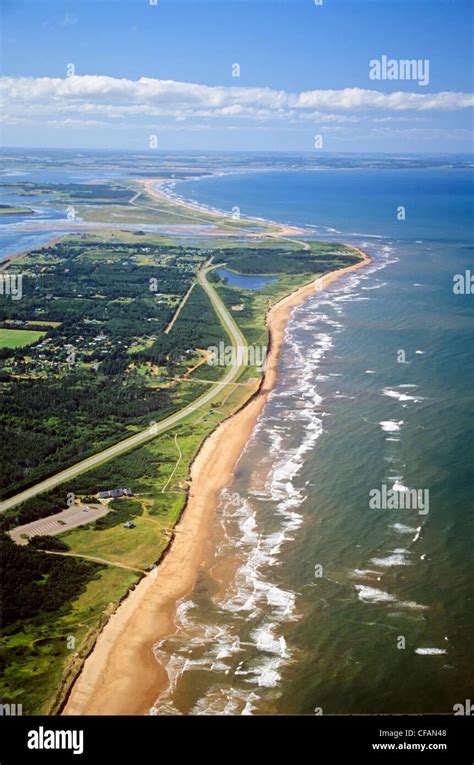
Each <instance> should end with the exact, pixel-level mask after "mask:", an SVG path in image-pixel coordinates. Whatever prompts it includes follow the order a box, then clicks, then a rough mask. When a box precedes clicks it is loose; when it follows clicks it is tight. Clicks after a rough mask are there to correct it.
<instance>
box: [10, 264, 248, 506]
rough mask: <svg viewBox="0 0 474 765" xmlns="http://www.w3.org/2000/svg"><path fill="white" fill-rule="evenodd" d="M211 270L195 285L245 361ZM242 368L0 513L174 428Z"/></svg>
mask: <svg viewBox="0 0 474 765" xmlns="http://www.w3.org/2000/svg"><path fill="white" fill-rule="evenodd" d="M213 268H216V266H209V265H208V266H206V267H205V268H203V269H202V270H201V271H200V272H199V273H198V282H199V284H200V285H201V286H202V288H203V289H204V290H205V292H206V294H207V296H208V297H209V300H210V301H211V303H212V306H213V308H214V310H215V312H216V314H217V315H218V317H219V319H220V321H221V322H222V324H223V326H224V328H225V329H226V331H227V333H228V334H229V338H230V340H231V343H232V345H233V346H234V348H235V349H236V351H237V361H239V359H240V358H245V351H246V349H247V347H248V346H247V341H246V340H245V338H244V336H243V334H242V332H241V331H240V329H239V328H238V326H237V324H236V323H235V321H234V319H233V318H232V316H231V315H230V313H229V312H228V310H227V308H226V307H225V305H224V303H223V302H222V300H221V299H220V297H219V295H218V294H217V292H216V291H215V289H214V288H213V287H212V286H211V285H210V284H209V282H208V281H207V279H206V275H207V273H208V272H209V271H210V270H212V269H213ZM240 354H242V355H240ZM241 366H242V365H241V364H239V363H237V364H235V365H231V366H229V368H228V370H227V372H226V374H225V375H224V377H223V378H222V379H221V380H219V381H218V382H216V383H215V385H214V386H213V387H212V388H210V389H209V390H208V391H206V393H204V394H203V395H202V396H200V397H199V398H197V399H196V400H195V401H193V402H192V403H191V404H188V405H187V406H185V407H183V409H180V410H179V411H178V412H175V413H174V414H172V415H170V416H169V417H166V418H165V419H164V420H160V421H159V422H157V423H154V424H153V425H152V426H149V427H148V428H146V430H142V431H140V432H139V433H136V434H135V435H133V436H130V438H126V439H125V440H124V441H119V443H117V444H114V445H113V446H109V447H108V448H107V449H104V450H103V451H101V452H98V453H97V454H93V455H92V456H91V457H87V459H85V460H82V462H78V463H76V464H75V465H72V466H71V467H69V468H66V470H62V471H61V472H60V473H56V475H53V476H51V477H50V478H46V480H44V481H40V483H37V484H35V485H34V486H31V487H30V488H29V489H25V490H24V491H22V492H20V493H19V494H15V496H13V497H10V498H9V499H5V500H4V501H3V502H2V503H0V512H4V511H5V510H9V509H10V508H11V507H15V506H16V505H19V504H20V503H21V502H25V501H26V500H27V499H31V498H32V497H36V496H37V495H38V494H42V493H43V492H45V491H49V489H54V488H55V487H56V486H59V485H60V484H61V483H64V481H68V480H69V479H70V478H75V477H76V476H77V475H79V474H80V473H84V472H85V471H87V470H90V469H91V468H93V467H97V465H100V464H101V463H102V462H105V460H109V459H111V458H112V457H117V456H118V455H120V454H123V453H124V452H126V451H128V450H129V449H133V448H134V447H135V446H139V445H140V444H143V443H145V442H146V441H149V440H151V439H152V438H154V437H155V436H157V435H160V434H161V433H163V432H164V431H165V430H168V429H169V428H172V427H173V426H174V425H176V424H177V423H179V422H181V420H183V419H184V418H185V417H187V416H188V415H190V414H192V413H193V412H195V411H196V410H197V409H200V408H201V407H203V406H205V405H206V404H209V403H210V402H211V401H212V400H213V399H214V398H215V397H216V396H218V395H219V393H221V392H222V391H223V390H224V389H225V388H226V386H227V385H229V383H232V382H233V381H234V380H235V378H236V377H238V375H239V373H240V371H241Z"/></svg>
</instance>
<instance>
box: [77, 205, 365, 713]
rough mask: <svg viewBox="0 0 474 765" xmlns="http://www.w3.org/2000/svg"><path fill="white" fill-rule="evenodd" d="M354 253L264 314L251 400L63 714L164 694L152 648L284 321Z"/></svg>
mask: <svg viewBox="0 0 474 765" xmlns="http://www.w3.org/2000/svg"><path fill="white" fill-rule="evenodd" d="M155 193H156V192H155ZM354 249H357V248H354ZM357 251H358V252H359V254H360V255H361V256H362V258H363V259H362V260H361V261H360V262H359V263H356V264H355V265H352V266H349V267H347V268H343V269H340V270H338V271H334V272H331V273H329V274H326V275H324V276H323V277H321V278H320V279H317V280H315V281H314V282H311V283H310V284H308V285H306V286H304V287H301V288H300V289H298V290H296V291H295V292H293V293H292V294H290V295H288V296H287V297H285V298H283V299H282V300H280V301H279V302H278V303H276V304H275V305H274V306H273V307H272V308H271V309H270V311H269V312H268V315H267V324H268V328H269V333H270V349H269V353H268V356H267V365H266V370H265V375H264V378H263V380H262V383H261V385H260V387H259V389H258V392H257V393H256V394H255V395H254V396H253V397H252V398H251V399H250V400H249V401H248V403H247V404H245V405H244V406H243V407H242V408H241V409H240V410H239V411H238V412H237V413H236V414H234V415H233V416H231V417H230V418H229V419H227V420H226V421H225V422H223V423H222V424H221V425H219V426H218V428H217V429H216V430H215V431H214V432H213V433H212V434H211V435H210V436H209V437H208V438H207V439H206V440H205V441H204V442H203V444H202V446H201V449H200V451H199V453H198V455H197V456H196V459H195V460H194V462H193V465H192V468H191V489H190V494H189V499H188V502H187V505H186V508H185V511H184V512H183V515H182V517H181V520H180V522H179V523H178V525H177V526H176V529H175V532H176V533H175V540H174V542H173V544H172V545H171V548H170V550H169V552H168V553H167V555H166V556H165V558H164V559H163V561H162V562H161V564H160V565H159V566H158V568H157V569H155V570H154V571H153V573H152V574H150V575H148V576H146V577H145V578H144V579H142V580H141V581H140V583H139V584H138V585H137V586H136V588H135V589H134V590H133V591H131V593H130V594H129V595H128V597H127V598H126V599H125V600H124V601H123V603H122V604H121V605H120V606H119V608H118V609H117V611H116V612H115V613H114V614H113V615H112V616H111V618H110V619H109V621H108V623H107V624H106V626H105V628H104V629H103V631H102V632H101V634H100V635H99V638H98V640H97V642H96V645H95V647H94V649H93V651H92V653H91V654H90V656H89V657H88V658H87V659H86V661H85V663H84V667H83V670H82V672H81V674H80V676H79V678H78V680H77V682H76V683H75V685H74V687H73V688H72V691H71V693H70V696H69V699H68V701H67V704H66V705H65V708H64V710H63V714H66V715H74V714H79V715H105V714H109V715H143V714H147V713H148V711H149V709H150V708H151V707H152V705H153V704H154V702H155V700H156V699H157V697H158V695H159V694H160V692H161V691H162V690H163V689H164V688H165V687H166V685H167V675H166V672H165V670H164V668H163V667H162V666H161V665H160V664H159V663H158V661H157V660H156V658H155V656H154V653H153V646H154V645H155V644H156V643H157V642H158V641H159V640H161V639H162V638H164V637H166V636H167V635H170V634H172V633H173V632H174V630H175V622H174V617H175V612H176V606H177V603H178V601H179V600H180V599H181V598H182V597H184V596H185V595H186V594H188V593H189V592H190V591H191V590H192V589H193V587H194V584H195V582H196V579H197V576H198V573H199V569H200V566H203V565H205V564H206V550H207V540H208V536H209V530H210V524H211V521H212V517H213V515H214V512H215V508H216V505H217V501H218V497H219V494H220V492H221V490H222V489H223V488H224V487H225V486H227V485H228V484H229V483H230V481H231V479H232V475H233V471H234V468H235V465H236V463H237V461H238V459H239V456H240V454H241V452H242V450H243V448H244V447H245V444H246V443H247V440H248V439H249V437H250V435H251V432H252V429H253V427H254V425H255V423H256V421H257V419H258V417H259V415H260V413H261V412H262V409H263V407H264V405H265V402H266V400H267V397H268V394H269V392H270V391H271V390H272V388H273V387H274V385H275V381H276V378H277V368H278V359H279V355H280V351H281V346H282V343H283V341H284V337H285V329H286V325H287V322H288V319H289V318H290V316H291V313H292V311H293V309H294V308H295V307H296V306H298V305H300V304H301V303H303V302H304V300H306V298H308V297H309V296H311V295H314V294H316V293H318V292H320V291H321V290H324V289H326V288H327V287H328V286H329V285H330V284H332V283H333V282H335V281H336V280H338V279H340V278H341V277H343V276H345V275H346V274H347V273H349V272H351V271H354V270H356V269H359V268H362V267H364V266H365V265H368V264H369V263H370V258H369V256H368V255H366V254H365V253H363V252H362V251H360V250H357Z"/></svg>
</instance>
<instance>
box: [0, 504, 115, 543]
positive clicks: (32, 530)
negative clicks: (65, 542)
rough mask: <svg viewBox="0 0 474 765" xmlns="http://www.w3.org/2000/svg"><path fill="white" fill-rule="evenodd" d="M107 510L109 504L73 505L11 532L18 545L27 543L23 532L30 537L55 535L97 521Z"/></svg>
mask: <svg viewBox="0 0 474 765" xmlns="http://www.w3.org/2000/svg"><path fill="white" fill-rule="evenodd" d="M86 508H88V510H86ZM107 510H108V508H107V505H73V506H72V507H68V508H66V510H62V511H61V512H60V513H55V514H54V515H49V516H48V517H47V518H40V519H39V520H37V521H31V523H25V524H24V525H23V526H17V527H16V528H15V529H13V530H12V531H10V532H9V534H10V536H11V538H12V539H13V541H14V542H16V543H17V544H18V545H26V544H28V539H24V538H23V537H22V534H28V538H30V537H44V536H45V535H46V534H48V535H49V536H54V535H55V534H61V533H62V532H63V531H69V529H75V528H76V527H77V526H82V525H83V524H85V523H91V522H92V521H96V520H97V519H98V518H102V516H103V515H105V514H106V512H107Z"/></svg>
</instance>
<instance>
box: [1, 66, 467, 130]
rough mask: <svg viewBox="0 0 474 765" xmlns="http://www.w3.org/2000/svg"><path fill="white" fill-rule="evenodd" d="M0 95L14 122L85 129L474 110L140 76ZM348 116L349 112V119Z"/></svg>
mask: <svg viewBox="0 0 474 765" xmlns="http://www.w3.org/2000/svg"><path fill="white" fill-rule="evenodd" d="M0 94H2V96H3V99H4V104H5V110H6V111H7V112H8V114H9V115H10V118H15V116H16V117H21V116H24V115H25V114H26V115H28V117H30V118H32V119H34V117H35V116H38V117H43V118H45V119H51V120H54V119H57V120H60V119H64V118H65V117H66V116H69V117H70V118H71V119H74V120H75V122H79V121H80V120H81V119H82V120H83V122H84V124H86V123H89V124H91V122H92V121H93V119H94V118H96V119H97V118H99V119H100V120H104V119H110V120H113V121H117V120H120V119H124V120H125V119H126V118H130V117H132V116H133V117H136V118H138V117H141V118H143V119H146V118H154V119H156V118H158V119H161V118H164V119H166V118H173V120H176V119H179V120H186V119H190V118H215V119H218V120H230V119H236V118H237V119H239V120H241V121H249V120H250V121H253V122H255V123H258V122H264V121H270V120H272V121H284V120H288V121H291V122H295V121H299V120H304V121H311V120H312V121H314V122H315V123H319V122H325V123H334V124H337V123H341V124H342V123H344V122H357V121H359V118H360V116H361V115H364V113H365V115H367V116H368V115H370V114H373V113H374V112H375V113H377V112H379V113H385V114H387V113H388V114H392V115H393V113H394V112H401V111H410V112H411V113H413V111H416V112H427V111H448V110H450V111H454V110H460V109H465V108H467V107H471V106H473V105H474V95H473V94H470V93H458V92H450V91H445V92H441V93H425V94H420V93H410V92H401V91H400V92H395V93H383V92H381V91H377V90H364V89H361V88H343V89H341V90H310V91H303V92H301V93H291V92H286V91H284V90H274V89H272V88H255V87H254V88H242V87H235V86H233V87H224V86H213V87H211V86H208V85H199V84H196V83H187V82H175V81H173V80H159V79H152V78H148V77H142V78H140V79H139V80H129V79H126V78H114V77H108V76H104V75H82V76H73V77H65V78H58V77H56V78H53V77H38V78H33V77H0ZM349 112H350V113H351V114H348V113H349ZM354 112H356V113H357V115H359V116H356V115H355V114H354Z"/></svg>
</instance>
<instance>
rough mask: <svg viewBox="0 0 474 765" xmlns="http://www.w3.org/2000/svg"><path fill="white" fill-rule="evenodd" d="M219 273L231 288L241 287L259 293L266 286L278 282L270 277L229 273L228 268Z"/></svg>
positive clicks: (219, 270)
mask: <svg viewBox="0 0 474 765" xmlns="http://www.w3.org/2000/svg"><path fill="white" fill-rule="evenodd" d="M217 273H218V274H219V276H223V277H224V279H225V280H226V284H228V286H229V287H239V288H240V289H246V290H256V291H258V290H261V289H262V287H265V285H266V284H270V283H271V282H275V281H276V279H272V277H270V276H259V275H257V276H255V275H253V274H252V275H250V274H236V273H235V272H234V271H229V269H228V268H218V269H217Z"/></svg>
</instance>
